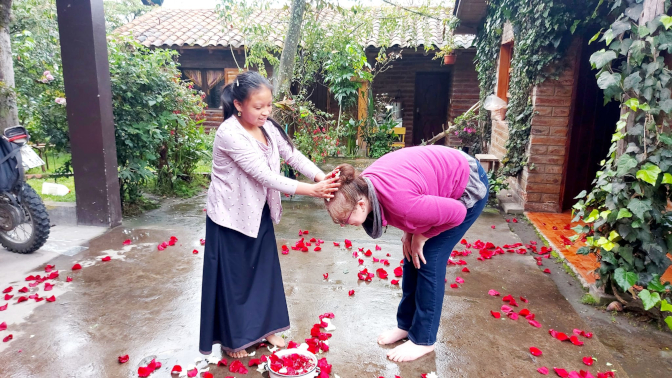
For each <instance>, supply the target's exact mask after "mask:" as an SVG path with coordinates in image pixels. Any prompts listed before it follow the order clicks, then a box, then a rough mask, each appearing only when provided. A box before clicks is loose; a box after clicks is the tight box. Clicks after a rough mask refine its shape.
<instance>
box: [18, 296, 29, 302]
mask: <svg viewBox="0 0 672 378" xmlns="http://www.w3.org/2000/svg"><path fill="white" fill-rule="evenodd" d="M27 300H28V297H19V299H18V301H17V302H16V303H21V302H25V301H27Z"/></svg>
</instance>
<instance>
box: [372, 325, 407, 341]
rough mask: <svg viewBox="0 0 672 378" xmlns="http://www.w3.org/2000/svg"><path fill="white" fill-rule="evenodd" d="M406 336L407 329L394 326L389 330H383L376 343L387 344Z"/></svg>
mask: <svg viewBox="0 0 672 378" xmlns="http://www.w3.org/2000/svg"><path fill="white" fill-rule="evenodd" d="M407 336H408V331H404V330H403V329H399V328H394V329H391V330H389V331H385V332H383V333H381V334H380V336H378V344H380V345H387V344H393V343H396V342H397V341H399V340H402V339H405V338H406V337H407Z"/></svg>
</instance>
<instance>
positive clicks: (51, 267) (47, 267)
mask: <svg viewBox="0 0 672 378" xmlns="http://www.w3.org/2000/svg"><path fill="white" fill-rule="evenodd" d="M55 267H56V266H55V265H47V266H46V267H44V271H45V272H46V273H49V272H51V271H52V270H54V268H55Z"/></svg>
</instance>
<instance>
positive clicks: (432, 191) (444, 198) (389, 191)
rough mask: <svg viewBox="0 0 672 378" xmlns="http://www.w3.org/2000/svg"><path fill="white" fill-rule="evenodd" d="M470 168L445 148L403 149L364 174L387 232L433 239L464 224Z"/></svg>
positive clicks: (457, 153) (420, 147) (455, 153)
mask: <svg viewBox="0 0 672 378" xmlns="http://www.w3.org/2000/svg"><path fill="white" fill-rule="evenodd" d="M469 173H470V168H469V162H468V161H467V159H466V158H465V157H464V155H462V152H460V151H458V150H456V149H453V148H449V147H445V146H418V147H408V148H402V149H401V150H398V151H394V152H392V153H389V154H387V155H385V156H383V157H381V158H380V159H378V160H376V161H375V162H374V163H373V164H371V165H370V166H369V167H368V168H366V169H365V170H364V172H362V176H364V177H367V178H368V179H369V180H371V183H372V184H373V187H374V188H375V189H376V194H377V196H378V202H379V203H380V207H381V210H382V218H383V226H387V225H388V224H389V225H390V226H393V227H396V228H398V229H401V230H402V231H406V232H410V233H413V234H415V233H419V234H422V235H424V236H426V237H428V238H432V237H434V236H436V235H438V234H440V233H442V232H443V231H446V230H448V229H451V228H453V227H455V226H457V225H459V224H460V223H462V222H463V221H464V217H465V216H466V214H467V208H466V207H465V206H464V204H463V203H462V202H460V201H458V199H459V198H460V197H461V196H462V194H463V193H464V188H465V187H466V186H467V183H468V182H469Z"/></svg>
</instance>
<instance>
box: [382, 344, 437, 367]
mask: <svg viewBox="0 0 672 378" xmlns="http://www.w3.org/2000/svg"><path fill="white" fill-rule="evenodd" d="M433 350H434V345H415V344H414V343H413V342H412V341H411V340H408V341H407V342H405V343H403V344H401V345H399V346H398V347H396V348H394V349H392V350H391V351H389V352H388V353H387V358H389V359H390V360H391V361H395V362H404V361H413V360H417V359H418V358H420V357H422V356H424V355H425V354H427V353H430V352H432V351H433Z"/></svg>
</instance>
